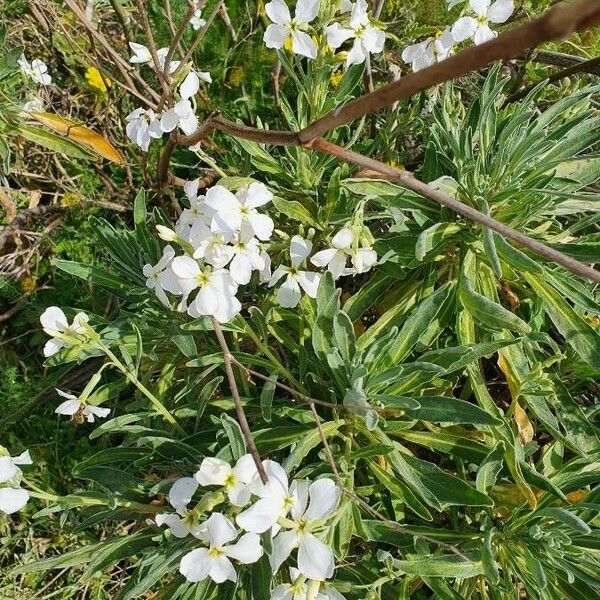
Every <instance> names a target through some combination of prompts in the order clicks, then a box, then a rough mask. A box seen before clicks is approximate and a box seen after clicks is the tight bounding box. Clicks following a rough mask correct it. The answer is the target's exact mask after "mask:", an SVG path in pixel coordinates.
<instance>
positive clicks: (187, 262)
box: [172, 256, 242, 323]
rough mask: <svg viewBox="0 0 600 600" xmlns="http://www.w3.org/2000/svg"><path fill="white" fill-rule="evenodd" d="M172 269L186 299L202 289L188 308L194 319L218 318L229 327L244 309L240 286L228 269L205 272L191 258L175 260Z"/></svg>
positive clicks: (180, 257)
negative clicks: (238, 295)
mask: <svg viewBox="0 0 600 600" xmlns="http://www.w3.org/2000/svg"><path fill="white" fill-rule="evenodd" d="M172 268H173V271H174V273H175V275H176V276H177V278H178V280H179V286H180V287H181V290H182V292H183V294H184V296H185V297H186V298H187V296H188V295H189V294H190V293H191V292H192V291H193V290H195V289H196V288H200V289H199V291H198V293H197V295H196V298H195V299H194V301H193V302H192V303H191V304H190V306H189V308H188V314H189V315H190V316H192V317H201V316H205V315H208V316H214V317H215V318H216V319H217V321H219V322H220V323H227V322H228V321H231V319H233V317H235V315H237V314H238V313H239V312H240V310H241V308H242V305H241V304H240V302H239V300H238V299H237V298H236V297H235V294H236V293H237V288H238V286H237V284H236V283H235V281H233V279H232V278H231V275H230V274H229V271H227V270H226V269H211V268H210V267H208V266H207V267H205V268H204V269H201V268H200V265H199V264H198V262H197V261H196V260H194V259H193V258H192V257H190V256H178V257H177V258H175V259H173V267H172Z"/></svg>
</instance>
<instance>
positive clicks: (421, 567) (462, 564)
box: [393, 554, 484, 579]
mask: <svg viewBox="0 0 600 600" xmlns="http://www.w3.org/2000/svg"><path fill="white" fill-rule="evenodd" d="M393 564H394V567H395V568H396V569H398V570H399V571H400V572H402V573H406V574H407V575H417V576H419V577H421V576H423V577H444V578H458V579H467V578H469V577H477V575H483V573H484V568H483V564H482V562H481V557H480V556H478V555H470V556H465V557H462V556H457V555H455V554H450V555H446V556H430V557H428V558H417V559H414V560H394V563H393Z"/></svg>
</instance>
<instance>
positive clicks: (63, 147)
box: [17, 125, 90, 159]
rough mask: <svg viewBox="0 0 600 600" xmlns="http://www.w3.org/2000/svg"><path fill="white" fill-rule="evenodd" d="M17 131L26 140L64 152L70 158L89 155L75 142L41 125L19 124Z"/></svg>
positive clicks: (54, 150) (83, 157)
mask: <svg viewBox="0 0 600 600" xmlns="http://www.w3.org/2000/svg"><path fill="white" fill-rule="evenodd" d="M17 132H18V133H19V135H20V136H21V137H23V138H25V139H26V140H28V141H30V142H33V143H34V144H38V145H40V146H43V147H44V148H47V149H48V150H52V151H53V152H60V153H61V154H66V155H67V156H70V157H71V158H82V159H89V158H90V155H89V154H87V152H84V151H83V150H82V149H81V148H80V147H79V146H78V145H77V144H74V143H73V142H71V141H69V140H67V139H65V138H63V137H60V136H58V135H56V134H55V133H51V132H50V131H46V130H45V129H42V128H41V127H31V126H29V125H19V127H18V128H17Z"/></svg>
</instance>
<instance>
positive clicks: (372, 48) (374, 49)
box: [362, 25, 385, 54]
mask: <svg viewBox="0 0 600 600" xmlns="http://www.w3.org/2000/svg"><path fill="white" fill-rule="evenodd" d="M362 43H363V48H364V49H365V50H368V51H369V52H370V53H371V54H378V53H379V52H381V51H382V50H383V46H384V45H385V33H383V31H381V29H378V28H377V27H373V26H372V25H367V26H366V27H365V31H364V33H363V37H362Z"/></svg>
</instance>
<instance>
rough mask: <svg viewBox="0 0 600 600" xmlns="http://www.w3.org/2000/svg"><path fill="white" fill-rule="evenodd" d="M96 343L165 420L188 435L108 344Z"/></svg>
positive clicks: (181, 432) (184, 434)
mask: <svg viewBox="0 0 600 600" xmlns="http://www.w3.org/2000/svg"><path fill="white" fill-rule="evenodd" d="M96 343H97V344H98V346H99V348H100V349H101V350H102V351H103V352H104V353H105V354H106V356H108V358H109V359H110V361H111V362H112V363H113V364H114V365H115V367H117V369H119V371H121V373H123V375H125V377H127V379H129V381H130V382H131V383H133V385H135V387H136V388H137V389H138V390H140V392H142V394H144V396H146V398H148V400H150V403H151V404H152V406H154V408H155V409H156V410H157V411H158V412H159V413H160V414H161V415H162V416H163V417H164V418H165V420H166V421H167V422H169V423H170V424H171V425H173V427H175V429H176V430H177V431H178V432H179V433H180V434H182V435H183V436H186V435H187V433H186V431H185V429H184V428H183V427H182V426H181V425H180V424H179V423H178V422H177V419H175V417H174V416H173V415H172V414H171V413H170V412H169V410H168V409H167V408H166V406H165V405H164V404H163V403H162V402H161V401H160V400H159V399H158V398H157V397H156V396H155V395H154V394H153V393H152V392H151V391H150V390H149V389H148V388H147V387H146V386H145V385H144V384H143V383H142V382H141V381H140V380H139V379H138V378H137V377H136V376H135V375H134V374H133V373H132V372H131V371H130V370H129V369H128V368H127V367H126V366H125V365H124V364H123V363H122V362H121V361H120V360H119V359H118V358H117V357H116V356H115V355H114V353H113V352H112V351H111V350H110V349H109V348H108V347H107V346H105V345H104V344H103V343H102V342H100V341H98V342H96Z"/></svg>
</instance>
